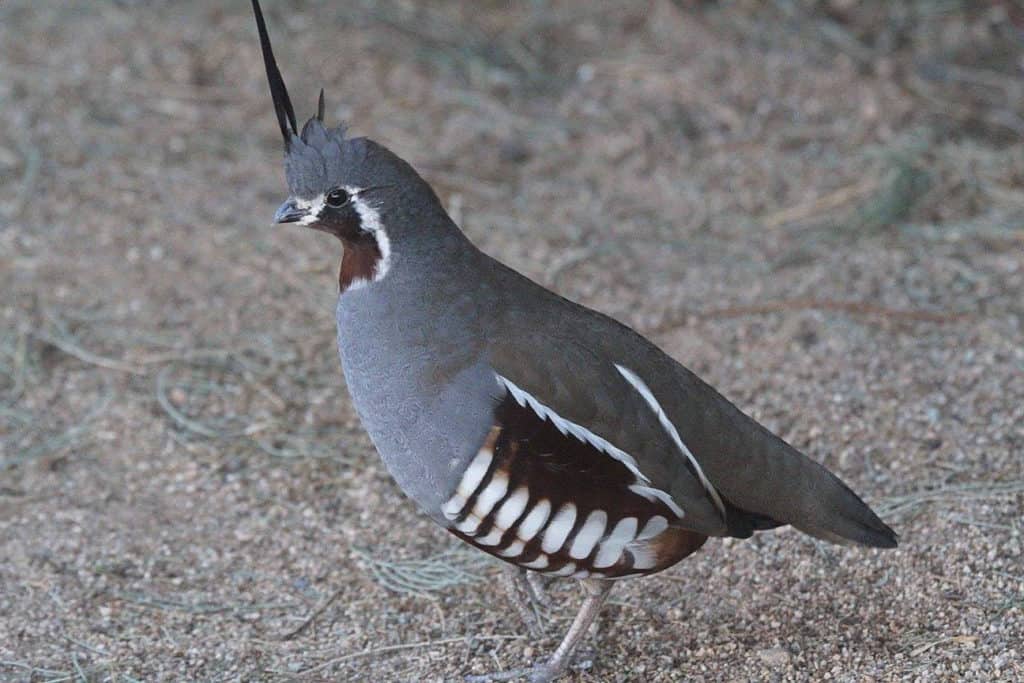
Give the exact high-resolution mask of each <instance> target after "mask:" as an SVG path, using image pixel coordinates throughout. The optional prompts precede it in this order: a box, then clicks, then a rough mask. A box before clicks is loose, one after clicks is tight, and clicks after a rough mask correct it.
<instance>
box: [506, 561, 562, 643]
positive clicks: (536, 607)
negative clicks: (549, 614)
mask: <svg viewBox="0 0 1024 683" xmlns="http://www.w3.org/2000/svg"><path fill="white" fill-rule="evenodd" d="M504 576H505V593H506V595H508V599H509V602H511V603H512V606H513V607H515V609H516V612H518V613H519V618H520V619H522V620H523V623H524V624H526V628H527V629H528V630H529V631H530V635H532V636H534V637H535V638H539V637H541V636H543V635H544V633H545V629H544V616H543V615H542V614H541V608H542V607H548V606H549V605H550V604H551V603H550V601H549V600H548V597H547V595H546V594H544V592H543V587H541V592H539V593H538V592H537V588H536V587H535V586H534V584H533V582H532V581H531V580H530V579H531V577H530V576H529V574H528V573H527V571H526V570H525V569H520V568H519V567H512V566H509V567H508V568H506V570H505V573H504Z"/></svg>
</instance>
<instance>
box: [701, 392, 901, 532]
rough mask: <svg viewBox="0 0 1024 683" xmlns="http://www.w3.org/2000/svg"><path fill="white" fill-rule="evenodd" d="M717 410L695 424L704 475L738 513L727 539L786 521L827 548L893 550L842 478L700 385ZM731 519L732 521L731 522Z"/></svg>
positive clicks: (878, 523) (882, 529)
mask: <svg viewBox="0 0 1024 683" xmlns="http://www.w3.org/2000/svg"><path fill="white" fill-rule="evenodd" d="M704 388H705V389H706V390H709V391H708V392H707V395H708V397H709V398H711V400H712V401H716V400H717V402H718V404H719V406H720V410H719V411H709V412H707V413H705V414H704V419H703V420H700V421H697V422H695V423H694V424H693V426H694V427H695V429H696V430H697V431H698V432H699V433H700V436H701V438H702V440H703V441H704V442H705V443H707V444H708V446H709V448H708V452H709V453H715V454H716V455H717V457H710V458H708V459H707V461H706V462H705V470H706V471H707V473H708V475H710V478H711V481H712V483H713V484H714V485H715V487H716V488H718V490H719V491H720V492H721V493H722V495H723V497H724V498H726V499H727V500H728V502H729V504H730V505H731V506H734V507H735V508H737V509H738V512H740V513H746V514H745V515H744V514H737V515H734V516H733V520H735V523H730V524H729V527H730V532H733V531H734V530H735V531H739V532H740V533H731V534H730V535H738V536H744V535H750V533H751V532H752V531H756V530H758V529H764V528H771V527H772V526H777V525H782V524H790V525H792V526H794V527H796V528H797V529H799V530H801V531H803V532H804V533H807V534H810V535H811V536H815V537H817V538H821V539H823V540H826V541H830V542H832V543H844V544H849V543H856V544H859V545H866V546H871V547H875V548H894V547H896V545H897V536H896V533H895V532H894V531H893V530H892V529H891V528H889V526H888V525H886V524H885V522H883V521H882V520H881V519H879V518H878V515H876V514H875V513H874V512H873V511H872V510H871V508H870V507H868V505H867V504H866V503H865V502H864V501H863V500H861V499H860V497H859V496H858V495H857V494H856V493H854V492H853V491H852V490H851V489H850V487H849V486H847V485H846V484H845V483H843V482H842V481H841V480H840V479H839V477H837V476H836V475H834V474H832V473H831V472H830V471H828V470H827V469H826V468H825V467H824V466H822V465H820V464H818V463H817V462H815V461H814V460H811V459H810V458H808V457H807V456H805V455H804V454H803V453H801V452H800V451H798V450H797V449H796V448H793V447H792V446H790V445H789V444H788V443H786V442H785V441H783V440H782V439H781V438H779V437H778V436H776V435H775V434H773V433H771V432H770V431H768V430H767V429H765V428H764V427H763V426H761V425H760V424H758V423H757V422H756V421H755V420H753V419H752V418H750V417H749V416H747V415H745V414H744V413H743V412H742V411H740V410H739V409H738V408H736V406H734V405H732V404H731V403H730V402H729V401H728V400H727V399H725V398H724V397H723V396H721V395H720V394H718V393H717V392H715V391H714V390H713V389H710V387H707V385H704ZM730 521H732V520H730Z"/></svg>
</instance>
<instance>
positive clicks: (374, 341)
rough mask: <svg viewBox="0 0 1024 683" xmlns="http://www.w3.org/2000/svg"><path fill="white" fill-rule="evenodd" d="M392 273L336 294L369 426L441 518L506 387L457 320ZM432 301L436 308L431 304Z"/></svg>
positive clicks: (342, 343) (390, 463)
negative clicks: (413, 296) (394, 284)
mask: <svg viewBox="0 0 1024 683" xmlns="http://www.w3.org/2000/svg"><path fill="white" fill-rule="evenodd" d="M385 285H386V282H379V283H374V284H373V285H370V286H367V287H364V288H361V289H357V290H354V291H349V292H346V293H345V294H343V295H342V296H341V297H340V298H339V300H338V307H337V321H338V349H339V352H340V354H341V363H342V367H343V369H344V372H345V379H346V382H347V384H348V390H349V394H350V395H351V397H352V401H353V403H354V405H355V408H356V411H357V412H358V413H359V417H360V419H361V420H362V423H363V426H364V427H365V429H366V431H367V432H368V433H369V435H370V438H371V439H372V440H373V443H374V446H375V447H376V448H377V451H378V452H379V453H380V455H381V458H382V459H383V460H384V463H385V465H386V466H387V468H388V471H389V472H390V473H391V475H392V476H393V477H394V479H395V481H396V482H397V483H398V485H399V487H400V488H401V489H402V490H403V491H404V492H405V493H406V495H408V496H409V497H410V498H412V499H413V500H414V501H415V502H416V503H418V504H419V506H420V507H421V508H422V509H423V511H424V512H426V513H427V514H428V515H430V516H431V517H432V518H434V519H435V520H437V521H438V522H440V523H442V524H445V525H447V524H448V523H447V521H446V520H444V518H443V516H442V515H441V512H440V508H441V505H442V504H443V503H444V501H445V500H447V498H448V496H449V495H450V493H451V491H452V490H454V488H455V487H456V485H457V484H458V479H459V477H460V476H461V473H462V472H463V471H464V469H465V467H466V465H467V464H468V463H469V461H470V460H471V459H472V458H473V457H474V456H475V455H476V452H477V450H478V449H479V447H480V445H481V444H482V443H483V442H484V440H485V438H486V436H487V432H488V430H489V429H490V427H491V421H492V415H493V409H494V405H495V404H496V401H497V400H498V395H499V387H498V384H497V381H496V378H495V375H494V373H493V371H492V370H491V369H490V367H489V365H488V364H487V363H486V362H485V360H484V359H482V358H474V357H473V354H472V352H471V348H472V342H471V340H469V339H467V338H466V337H467V336H468V335H469V331H468V329H464V328H463V326H462V325H460V324H459V321H458V320H457V319H456V320H447V321H439V320H438V319H437V318H438V316H437V307H431V306H423V305H407V303H406V305H403V300H404V299H405V297H402V296H396V295H395V293H394V292H389V291H388V288H387V287H386V286H385ZM428 309H432V312H433V314H434V315H433V316H431V317H430V318H428V317H427V315H426V313H425V311H427V310H428Z"/></svg>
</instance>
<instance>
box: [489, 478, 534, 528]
mask: <svg viewBox="0 0 1024 683" xmlns="http://www.w3.org/2000/svg"><path fill="white" fill-rule="evenodd" d="M529 501H530V492H529V491H528V490H527V489H526V487H525V486H520V487H519V488H517V489H516V490H515V491H513V492H512V495H511V496H509V497H508V498H506V499H505V502H504V503H502V504H501V507H500V508H498V512H497V514H495V516H494V526H495V527H499V528H501V529H508V528H510V527H511V526H512V524H513V523H514V522H515V521H516V520H517V519H519V515H521V514H523V510H525V509H526V504H527V503H528V502H529Z"/></svg>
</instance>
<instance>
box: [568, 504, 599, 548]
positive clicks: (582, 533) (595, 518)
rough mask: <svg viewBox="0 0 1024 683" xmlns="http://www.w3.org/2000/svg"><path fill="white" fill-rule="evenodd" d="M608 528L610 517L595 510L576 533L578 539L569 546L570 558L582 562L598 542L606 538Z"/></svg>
mask: <svg viewBox="0 0 1024 683" xmlns="http://www.w3.org/2000/svg"><path fill="white" fill-rule="evenodd" d="M607 526H608V515H607V514H606V513H605V511H604V510H594V511H593V512H591V513H590V514H589V515H587V521H585V522H583V526H582V527H580V530H579V531H577V532H576V537H575V538H574V539H573V541H572V545H571V546H569V557H571V558H573V559H574V560H582V559H583V558H584V557H586V556H587V555H589V554H590V552H591V551H592V550H593V549H594V546H595V545H597V542H598V541H600V540H601V537H602V536H604V530H605V527H607Z"/></svg>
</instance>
